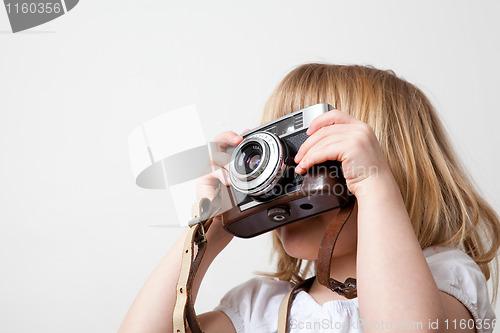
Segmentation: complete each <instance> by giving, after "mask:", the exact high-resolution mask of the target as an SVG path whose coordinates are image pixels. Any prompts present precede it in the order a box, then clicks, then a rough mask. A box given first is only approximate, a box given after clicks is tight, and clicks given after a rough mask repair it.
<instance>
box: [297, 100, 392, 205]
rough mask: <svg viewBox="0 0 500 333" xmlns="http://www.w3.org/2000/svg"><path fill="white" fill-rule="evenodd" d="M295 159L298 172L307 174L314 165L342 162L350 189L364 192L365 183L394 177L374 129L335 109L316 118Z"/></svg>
mask: <svg viewBox="0 0 500 333" xmlns="http://www.w3.org/2000/svg"><path fill="white" fill-rule="evenodd" d="M307 135H309V138H308V139H307V140H306V141H305V142H304V143H303V144H302V146H301V147H300V149H299V151H298V152H297V155H296V156H295V162H296V163H297V164H298V166H297V167H296V169H295V170H296V172H297V173H298V174H302V173H305V172H306V170H307V169H309V168H310V167H312V166H313V165H315V164H319V163H322V162H325V161H329V160H332V161H333V160H337V161H339V162H342V169H343V172H344V177H345V179H346V182H347V187H348V188H349V191H351V192H352V194H354V195H356V196H357V195H358V194H361V191H362V187H363V185H364V184H368V183H369V182H370V180H373V179H375V178H376V177H379V176H381V175H384V176H387V175H390V176H391V177H392V173H390V169H389V166H388V164H387V161H386V159H385V156H384V154H383V153H382V149H381V148H380V145H379V143H378V140H377V137H376V136H375V133H374V132H373V129H372V128H371V127H370V126H369V125H368V124H366V123H364V122H362V121H360V120H357V119H355V118H354V117H352V116H350V115H348V114H347V113H344V112H341V111H339V110H332V111H329V112H327V113H324V114H322V115H320V116H318V117H317V118H316V119H314V120H313V122H312V123H311V125H310V126H309V129H308V130H307Z"/></svg>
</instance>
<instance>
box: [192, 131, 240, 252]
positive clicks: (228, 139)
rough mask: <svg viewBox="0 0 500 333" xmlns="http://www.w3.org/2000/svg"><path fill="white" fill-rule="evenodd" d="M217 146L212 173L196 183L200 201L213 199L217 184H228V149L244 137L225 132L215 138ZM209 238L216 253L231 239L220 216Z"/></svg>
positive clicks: (212, 158)
mask: <svg viewBox="0 0 500 333" xmlns="http://www.w3.org/2000/svg"><path fill="white" fill-rule="evenodd" d="M213 141H214V143H215V145H216V147H214V148H215V149H212V156H211V160H210V163H211V165H210V168H211V169H215V171H212V172H211V173H208V174H206V175H204V176H203V177H200V178H199V179H198V181H197V184H196V196H197V199H198V202H199V200H200V199H202V198H208V199H210V200H212V199H213V198H214V196H215V190H216V188H217V186H219V185H221V186H227V185H229V184H228V183H227V182H228V180H229V178H228V174H227V165H228V163H229V161H230V159H231V156H230V155H229V154H228V152H227V150H228V149H229V148H231V147H236V146H237V145H238V144H239V143H240V142H241V141H243V137H242V136H240V135H238V134H236V133H235V132H224V133H221V134H219V135H217V136H216V137H215V138H214V140H213ZM207 238H208V239H209V244H210V245H209V249H214V251H215V252H216V253H218V252H220V251H222V249H223V248H224V247H225V246H226V245H227V244H228V243H229V242H230V241H231V239H232V238H233V236H232V235H230V234H229V233H227V232H226V231H224V229H223V227H222V221H221V218H220V216H219V215H218V216H216V217H215V218H214V221H213V223H212V227H210V229H209V230H208V233H207Z"/></svg>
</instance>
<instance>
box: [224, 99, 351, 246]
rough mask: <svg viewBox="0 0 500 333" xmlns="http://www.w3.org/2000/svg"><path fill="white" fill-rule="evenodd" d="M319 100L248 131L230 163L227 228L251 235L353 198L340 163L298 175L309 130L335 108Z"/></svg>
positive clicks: (318, 212) (239, 234) (336, 205)
mask: <svg viewBox="0 0 500 333" xmlns="http://www.w3.org/2000/svg"><path fill="white" fill-rule="evenodd" d="M332 109H333V107H332V106H331V105H329V104H325V103H322V104H316V105H313V106H310V107H307V108H305V109H302V110H299V111H296V112H293V113H291V114H289V115H286V116H284V117H281V118H279V119H277V120H275V121H272V122H270V123H267V124H265V125H262V126H259V127H257V128H255V129H253V130H251V131H249V132H247V133H245V134H244V135H243V137H244V139H243V141H242V142H241V143H240V144H239V145H238V146H237V147H236V148H235V149H234V151H233V153H232V156H231V161H230V163H229V170H228V171H229V183H230V185H229V186H228V191H223V192H225V193H226V194H225V197H224V198H223V201H226V202H227V205H228V206H229V207H231V208H230V209H228V210H226V211H224V212H223V213H222V222H223V225H224V228H225V229H226V230H227V231H228V232H230V233H231V234H233V235H235V236H238V237H243V238H250V237H254V236H257V235H260V234H262V233H264V232H267V231H270V230H273V229H275V228H278V227H281V226H283V225H285V224H288V223H292V222H294V221H298V220H302V219H305V218H308V217H312V216H315V215H318V214H321V213H323V212H326V211H328V210H331V209H335V208H339V207H342V206H344V205H346V204H347V203H348V202H349V199H350V197H349V195H350V193H349V191H348V189H347V185H346V183H345V179H344V177H343V174H342V168H341V164H340V163H339V162H338V161H327V162H325V163H321V164H318V165H314V166H313V167H311V168H310V169H309V170H308V171H307V172H306V173H305V174H304V175H298V174H296V173H295V167H296V164H295V162H294V161H293V158H294V157H295V155H296V153H297V151H298V150H299V148H300V146H301V145H302V143H303V142H304V141H305V140H306V139H307V138H308V136H307V134H306V131H307V129H308V128H309V125H310V124H311V122H312V121H313V120H314V118H316V117H317V116H319V115H321V114H323V113H325V112H328V111H330V110H332Z"/></svg>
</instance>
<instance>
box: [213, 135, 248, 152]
mask: <svg viewBox="0 0 500 333" xmlns="http://www.w3.org/2000/svg"><path fill="white" fill-rule="evenodd" d="M241 141H243V137H242V136H241V135H238V134H236V133H235V132H233V131H227V132H224V133H220V134H218V135H217V136H216V137H215V138H214V142H215V143H216V145H217V146H218V147H219V148H220V150H225V149H226V148H227V146H228V145H229V146H233V147H235V146H237V145H238V144H240V142H241Z"/></svg>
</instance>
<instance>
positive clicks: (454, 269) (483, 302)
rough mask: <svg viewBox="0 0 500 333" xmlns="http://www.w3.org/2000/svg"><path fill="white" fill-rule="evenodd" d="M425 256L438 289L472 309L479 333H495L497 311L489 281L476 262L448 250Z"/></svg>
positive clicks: (430, 250) (427, 251)
mask: <svg viewBox="0 0 500 333" xmlns="http://www.w3.org/2000/svg"><path fill="white" fill-rule="evenodd" d="M424 255H425V256H426V259H427V263H428V264H429V268H430V270H431V272H432V275H433V276H434V280H435V281H436V284H437V287H438V289H439V290H441V291H443V292H445V293H447V294H449V295H451V296H453V297H455V298H456V299H457V300H459V301H460V302H461V303H462V304H463V305H464V306H465V307H466V308H467V309H468V310H469V312H470V313H471V315H472V317H473V319H474V321H475V323H476V329H477V332H478V333H490V332H492V331H493V328H494V327H492V326H494V325H493V324H494V321H493V320H494V319H495V312H494V310H493V308H492V306H491V304H490V298H489V295H488V287H487V283H486V278H485V277H484V275H483V273H482V271H481V269H480V268H479V266H478V265H477V264H476V263H475V262H474V260H472V258H471V257H469V256H468V255H467V254H466V253H465V252H463V251H461V250H458V249H453V248H444V247H431V248H427V249H425V250H424ZM457 325H458V324H457Z"/></svg>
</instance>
